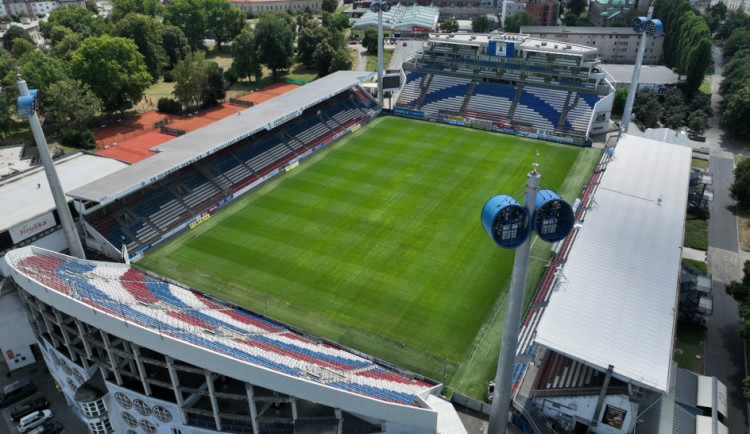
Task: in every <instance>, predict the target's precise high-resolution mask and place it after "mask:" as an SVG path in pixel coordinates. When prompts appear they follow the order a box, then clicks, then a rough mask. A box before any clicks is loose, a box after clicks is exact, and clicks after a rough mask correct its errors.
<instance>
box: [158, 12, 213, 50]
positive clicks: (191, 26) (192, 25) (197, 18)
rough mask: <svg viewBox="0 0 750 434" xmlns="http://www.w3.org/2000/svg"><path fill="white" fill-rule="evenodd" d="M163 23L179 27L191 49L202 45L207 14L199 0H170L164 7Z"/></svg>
mask: <svg viewBox="0 0 750 434" xmlns="http://www.w3.org/2000/svg"><path fill="white" fill-rule="evenodd" d="M164 23H165V24H170V25H173V26H177V27H179V28H180V30H182V33H184V34H185V37H186V38H187V40H188V43H189V44H190V46H191V47H192V48H193V49H198V48H201V47H203V39H204V38H205V37H206V26H207V14H206V9H205V8H204V7H203V4H202V2H201V1H200V0H172V1H171V2H170V3H169V6H167V7H166V8H165V9H164Z"/></svg>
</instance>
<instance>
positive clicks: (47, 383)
mask: <svg viewBox="0 0 750 434" xmlns="http://www.w3.org/2000/svg"><path fill="white" fill-rule="evenodd" d="M7 372H8V371H7V368H6V367H5V365H3V364H1V363H0V388H2V387H5V386H6V385H8V384H10V383H12V382H14V381H16V380H19V379H21V378H23V377H29V378H31V381H32V382H33V383H34V385H35V386H36V388H37V391H36V393H35V394H33V395H31V396H30V397H28V398H25V399H23V400H21V401H18V402H17V403H14V404H11V405H10V406H8V407H5V408H3V409H2V410H1V411H0V432H1V433H11V434H16V433H18V432H19V431H18V425H17V424H16V423H15V422H13V421H12V420H11V419H10V412H11V409H13V408H14V407H15V406H17V405H19V404H21V403H23V402H26V401H28V400H31V399H33V398H38V397H40V396H44V397H45V398H47V401H48V402H49V407H48V408H49V409H50V410H52V412H53V413H54V415H55V416H54V417H53V418H52V420H56V421H58V422H60V423H61V424H62V425H63V427H64V428H63V431H62V432H64V433H83V432H87V431H88V429H87V427H86V425H85V424H83V423H82V422H81V421H80V420H79V419H78V417H77V416H76V415H75V414H74V413H73V411H71V409H70V408H68V404H67V402H66V401H65V397H63V394H62V392H60V391H58V390H57V388H56V385H55V380H54V379H53V378H52V376H51V375H50V374H49V372H48V371H47V367H46V366H45V364H44V361H41V360H40V361H37V362H36V363H34V364H33V365H30V366H26V367H23V368H20V369H17V370H15V371H13V372H12V374H11V375H12V377H10V378H9V377H7Z"/></svg>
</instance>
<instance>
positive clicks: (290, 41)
mask: <svg viewBox="0 0 750 434" xmlns="http://www.w3.org/2000/svg"><path fill="white" fill-rule="evenodd" d="M255 45H256V47H257V48H258V53H259V54H260V55H259V59H260V61H261V63H264V64H265V65H266V66H267V67H268V69H270V70H271V71H272V73H273V78H274V79H276V78H277V73H278V70H279V69H287V68H289V67H290V66H292V64H293V59H294V33H293V32H292V28H291V27H290V25H289V24H288V23H287V22H286V21H285V20H283V19H281V18H279V17H277V16H276V15H271V14H268V15H264V16H262V17H261V18H260V21H258V24H257V26H256V28H255Z"/></svg>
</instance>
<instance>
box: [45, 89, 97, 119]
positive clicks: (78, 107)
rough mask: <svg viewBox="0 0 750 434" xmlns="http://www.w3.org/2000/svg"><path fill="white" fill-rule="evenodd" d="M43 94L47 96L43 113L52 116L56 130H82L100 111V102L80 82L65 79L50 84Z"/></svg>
mask: <svg viewBox="0 0 750 434" xmlns="http://www.w3.org/2000/svg"><path fill="white" fill-rule="evenodd" d="M45 94H46V95H48V98H46V99H45V104H44V109H45V112H46V113H49V114H51V115H52V119H54V123H55V125H56V126H57V127H58V128H60V127H63V126H70V127H72V128H76V129H80V128H83V127H84V126H85V124H86V122H87V121H88V120H90V119H91V118H93V117H94V116H96V115H98V114H99V112H100V111H101V107H102V102H101V100H100V99H99V98H97V97H96V95H94V93H93V92H91V89H89V88H88V86H86V85H85V84H82V83H81V82H80V81H76V80H70V79H67V80H61V81H58V82H56V83H52V84H51V85H50V86H49V87H48V88H47V91H46V92H45Z"/></svg>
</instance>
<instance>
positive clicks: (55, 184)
mask: <svg viewBox="0 0 750 434" xmlns="http://www.w3.org/2000/svg"><path fill="white" fill-rule="evenodd" d="M18 90H19V92H20V93H21V96H29V88H28V86H26V81H25V80H24V79H23V78H21V74H18ZM29 123H30V124H31V132H32V133H33V134H34V141H35V142H36V147H37V149H38V150H39V158H40V159H41V160H42V166H44V173H45V174H46V175H47V182H48V183H49V188H50V191H51V192H52V198H53V199H54V200H55V207H57V215H58V216H59V217H60V223H61V224H62V227H63V232H65V238H66V239H67V240H68V248H69V249H70V254H71V255H73V256H75V257H76V258H80V259H86V255H85V254H84V253H83V246H81V239H80V238H78V232H77V231H76V226H75V223H74V222H73V216H72V215H71V214H70V208H68V202H67V201H66V200H65V193H64V192H63V189H62V185H61V184H60V178H58V177H57V171H56V170H55V165H54V163H53V162H52V156H51V155H50V153H49V148H48V147H47V139H46V138H45V137H44V131H42V124H41V123H40V122H39V117H38V116H37V114H36V110H35V111H34V112H33V113H31V116H29Z"/></svg>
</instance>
